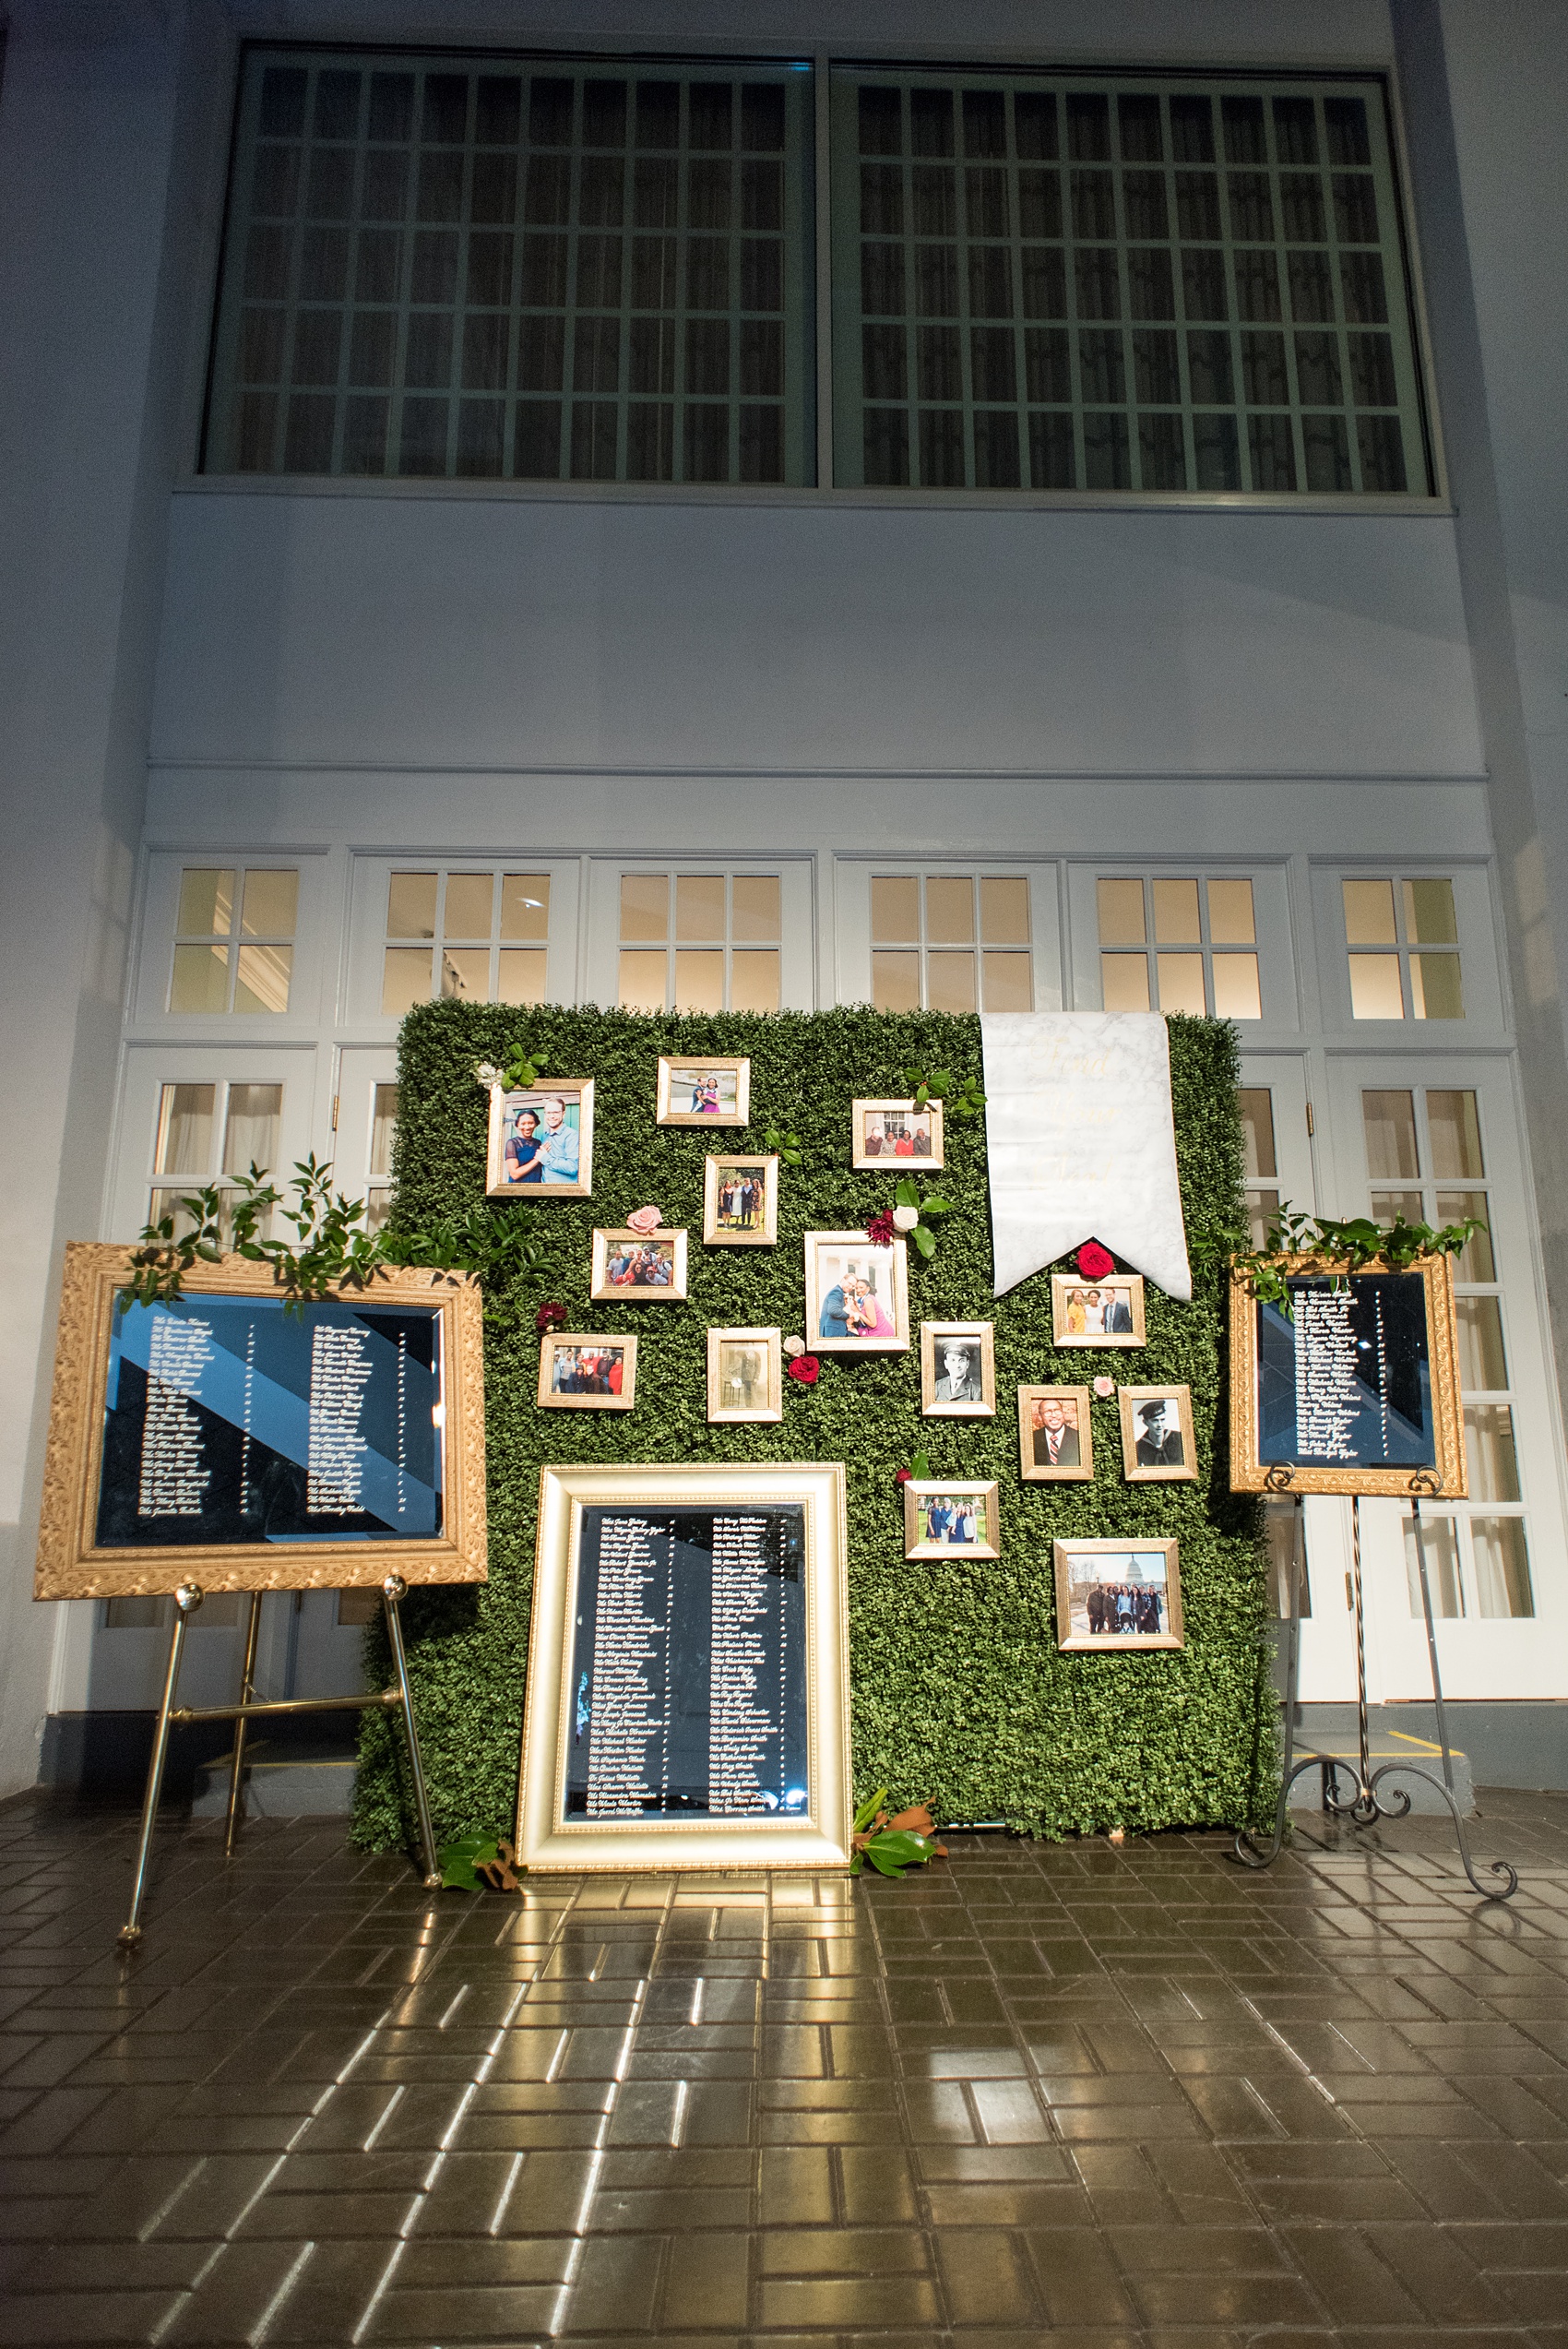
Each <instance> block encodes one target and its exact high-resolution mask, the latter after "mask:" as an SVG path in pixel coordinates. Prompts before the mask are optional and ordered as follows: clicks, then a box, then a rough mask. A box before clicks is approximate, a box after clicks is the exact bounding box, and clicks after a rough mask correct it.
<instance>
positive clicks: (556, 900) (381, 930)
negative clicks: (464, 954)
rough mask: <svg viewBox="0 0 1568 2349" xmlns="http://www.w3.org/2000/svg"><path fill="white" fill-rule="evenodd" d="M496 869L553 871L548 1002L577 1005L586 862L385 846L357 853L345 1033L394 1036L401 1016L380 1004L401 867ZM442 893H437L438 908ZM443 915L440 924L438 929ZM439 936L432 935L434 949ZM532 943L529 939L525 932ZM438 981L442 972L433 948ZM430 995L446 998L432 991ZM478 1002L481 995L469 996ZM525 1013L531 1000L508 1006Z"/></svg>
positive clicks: (377, 1038)
mask: <svg viewBox="0 0 1568 2349" xmlns="http://www.w3.org/2000/svg"><path fill="white" fill-rule="evenodd" d="M428 872H435V873H440V874H444V875H446V874H454V873H457V874H485V873H489V874H494V873H547V874H548V875H549V876H550V935H549V938H548V940H547V942H546V946H545V994H544V1000H545V1002H547V1003H555V1004H570V1003H575V1002H576V999H577V916H578V897H579V893H580V888H581V863H580V860H579V859H578V858H576V857H575V856H571V857H567V856H563V855H561V853H559V851H557V852H555V853H553V854H542V853H541V854H539V855H536V854H534V853H532V852H531V851H530V850H527V849H521V850H506V851H495V852H490V851H480V852H478V853H476V852H475V851H474V850H472V849H449V848H429V847H421V848H412V849H409V850H406V851H404V852H402V853H399V854H397V855H388V854H387V853H386V852H385V851H378V852H376V853H374V854H372V853H363V854H359V855H356V856H355V858H354V860H353V871H352V875H351V877H350V885H349V896H350V903H349V950H348V957H347V964H346V970H345V977H344V985H343V1023H344V1028H345V1031H346V1033H347V1034H349V1035H351V1036H353V1037H354V1038H355V1039H356V1040H359V1039H362V1040H363V1041H364V1042H366V1043H374V1042H386V1043H390V1042H392V1041H393V1040H394V1039H395V1038H396V1036H397V1033H398V1026H399V1024H400V1021H401V1018H402V1015H401V1014H400V1013H399V1014H388V1013H386V1012H384V1011H383V1010H382V1008H381V980H382V956H383V952H384V949H385V948H386V935H387V934H386V897H387V888H388V885H389V883H390V881H391V877H392V875H393V874H394V873H428ZM441 901H442V900H440V899H439V898H438V907H437V911H438V915H439V909H440V903H441ZM439 926H440V925H439V919H438V923H437V927H438V930H439ZM437 943H438V940H433V941H432V944H433V948H434V946H435V945H436V944H437ZM517 944H518V945H519V946H522V947H524V948H526V947H527V946H528V945H529V941H528V940H527V939H519V940H517ZM432 968H433V972H434V979H433V987H434V985H438V984H439V972H438V970H437V969H436V966H435V964H434V954H433V959H432ZM430 1000H431V1001H432V1002H433V1003H439V1002H440V1001H441V1000H442V997H441V996H439V994H436V993H434V992H433V993H432V995H431V997H430ZM468 1000H469V1001H472V1000H475V998H472V997H469V998H468ZM498 1008H501V1009H505V1010H512V1011H515V1012H517V1015H518V1016H519V1017H526V1015H527V1012H528V1008H529V1007H528V1006H527V1005H526V1004H513V1005H503V1006H500V1007H498Z"/></svg>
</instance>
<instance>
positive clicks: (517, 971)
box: [381, 866, 550, 1019]
mask: <svg viewBox="0 0 1568 2349" xmlns="http://www.w3.org/2000/svg"><path fill="white" fill-rule="evenodd" d="M549 940H550V876H549V874H548V873H496V872H484V873H474V872H447V871H445V870H442V869H441V868H439V867H436V868H432V867H429V866H426V867H425V868H424V869H423V870H422V871H418V872H396V873H393V874H392V875H391V876H389V878H388V881H387V886H386V938H385V941H384V943H383V946H382V960H381V1008H382V1011H383V1012H384V1013H385V1014H386V1016H387V1017H388V1018H394V1019H401V1018H402V1016H403V1014H404V1012H405V1011H410V1010H411V1009H412V1008H413V1007H414V1005H415V1004H416V1003H428V1002H429V1001H430V999H431V997H432V996H462V997H464V998H465V999H466V1000H468V1001H469V1002H471V1003H542V1002H543V1000H544V994H545V975H546V974H545V958H546V954H547V950H548V947H549Z"/></svg>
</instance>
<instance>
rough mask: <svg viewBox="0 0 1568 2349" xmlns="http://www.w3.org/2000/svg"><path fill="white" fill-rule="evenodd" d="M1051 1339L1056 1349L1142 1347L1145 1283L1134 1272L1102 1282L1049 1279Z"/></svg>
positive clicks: (1060, 1277)
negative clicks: (1064, 1347) (1057, 1346)
mask: <svg viewBox="0 0 1568 2349" xmlns="http://www.w3.org/2000/svg"><path fill="white" fill-rule="evenodd" d="M1051 1337H1052V1340H1053V1341H1054V1342H1055V1343H1056V1344H1057V1345H1059V1346H1141V1345H1142V1344H1143V1342H1144V1283H1143V1277H1142V1275H1141V1274H1140V1273H1136V1272H1123V1273H1118V1274H1116V1275H1115V1277H1114V1278H1113V1279H1110V1280H1105V1281H1093V1282H1091V1281H1082V1280H1079V1279H1078V1278H1076V1277H1075V1275H1073V1274H1070V1273H1065V1272H1053V1273H1052V1274H1051Z"/></svg>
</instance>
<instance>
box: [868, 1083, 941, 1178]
mask: <svg viewBox="0 0 1568 2349" xmlns="http://www.w3.org/2000/svg"><path fill="white" fill-rule="evenodd" d="M849 1120H850V1125H849V1133H850V1149H849V1156H850V1162H851V1163H852V1164H854V1165H855V1166H859V1167H866V1166H886V1165H889V1164H891V1165H895V1166H899V1167H903V1166H910V1165H914V1166H921V1167H927V1168H930V1167H938V1166H940V1165H941V1164H942V1105H941V1103H939V1102H931V1103H928V1104H927V1105H926V1107H925V1108H923V1109H917V1108H916V1107H915V1104H914V1102H913V1100H912V1099H910V1100H909V1101H856V1102H851V1103H850V1104H849Z"/></svg>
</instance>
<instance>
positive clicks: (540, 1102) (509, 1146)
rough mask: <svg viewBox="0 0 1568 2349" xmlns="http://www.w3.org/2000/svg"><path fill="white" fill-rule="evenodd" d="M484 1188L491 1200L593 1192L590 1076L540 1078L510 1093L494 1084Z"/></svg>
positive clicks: (564, 1196) (576, 1195) (577, 1195)
mask: <svg viewBox="0 0 1568 2349" xmlns="http://www.w3.org/2000/svg"><path fill="white" fill-rule="evenodd" d="M574 1143H575V1145H576V1151H575V1154H574V1150H573V1144H574ZM568 1170H569V1171H568ZM484 1190H485V1197H486V1198H508V1199H510V1198H518V1199H533V1200H538V1199H586V1198H588V1197H589V1196H590V1195H591V1193H592V1190H593V1079H592V1078H591V1077H562V1078H558V1079H557V1080H556V1082H555V1083H554V1084H552V1085H547V1084H544V1083H542V1082H541V1083H540V1084H537V1085H530V1086H529V1087H528V1088H527V1089H526V1090H523V1089H519V1088H516V1087H514V1088H513V1089H512V1090H511V1091H507V1089H506V1088H505V1086H502V1085H493V1086H492V1087H491V1089H490V1127H489V1134H488V1139H487V1142H486V1148H485V1168H484Z"/></svg>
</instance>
